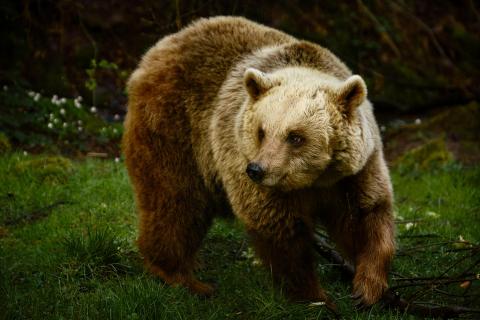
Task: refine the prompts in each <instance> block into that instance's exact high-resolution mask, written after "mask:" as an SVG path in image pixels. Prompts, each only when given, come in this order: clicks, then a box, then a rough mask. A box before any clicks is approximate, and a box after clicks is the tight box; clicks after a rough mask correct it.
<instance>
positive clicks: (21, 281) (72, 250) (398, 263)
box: [0, 154, 480, 319]
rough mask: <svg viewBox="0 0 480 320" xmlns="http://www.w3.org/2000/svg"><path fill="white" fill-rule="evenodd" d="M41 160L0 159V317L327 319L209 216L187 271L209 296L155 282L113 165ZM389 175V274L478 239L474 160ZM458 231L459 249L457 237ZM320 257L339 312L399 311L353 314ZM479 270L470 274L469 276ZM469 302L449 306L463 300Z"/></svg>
mask: <svg viewBox="0 0 480 320" xmlns="http://www.w3.org/2000/svg"><path fill="white" fill-rule="evenodd" d="M39 159H40V160H39ZM42 159H44V157H40V156H24V155H20V154H7V155H3V156H1V157H0V180H1V181H2V183H1V184H0V210H1V211H0V310H1V311H0V318H1V319H321V318H325V317H328V315H329V314H328V313H327V312H326V311H325V310H324V309H323V308H322V307H309V306H307V305H303V304H292V303H288V302H286V301H285V299H284V298H283V297H282V295H281V293H280V292H278V291H277V290H275V289H274V288H273V286H272V279H271V276H270V274H269V273H268V272H267V270H265V269H264V268H262V267H259V266H257V265H255V263H254V259H253V257H251V255H249V250H248V239H247V237H246V235H245V233H244V231H243V229H242V227H241V225H240V224H239V223H238V222H235V221H225V220H218V221H216V223H215V224H214V226H213V228H212V229H211V230H210V232H209V234H208V238H207V239H206V241H205V245H204V248H203V249H202V251H201V254H200V257H201V260H202V262H203V268H202V269H201V270H199V271H198V275H199V277H200V278H201V279H203V280H205V281H210V282H215V283H216V284H217V286H218V288H217V293H216V295H215V296H214V297H212V298H209V299H204V298H200V297H196V296H193V295H191V294H189V293H188V292H187V291H186V290H185V289H182V288H171V287H168V286H165V285H164V284H163V283H162V282H161V281H160V280H158V279H156V278H154V277H152V276H150V275H149V274H146V273H144V270H143V267H142V265H141V260H140V257H139V254H138V250H137V248H136V246H135V238H136V215H135V205H134V201H133V195H132V191H131V188H130V185H129V181H128V177H127V174H126V171H125V168H124V165H123V164H122V163H115V162H114V161H112V160H92V159H87V160H82V161H74V160H71V163H70V165H64V164H65V163H64V162H61V163H62V165H61V166H59V167H58V168H57V170H55V169H52V167H51V166H48V168H47V169H45V166H44V165H40V166H39V165H38V164H39V163H40V164H42V163H48V164H50V165H51V164H52V163H56V162H55V161H57V160H55V161H53V162H52V161H46V162H45V160H42ZM393 179H394V185H395V191H396V199H397V202H396V203H397V211H398V216H399V218H398V219H399V224H398V229H399V232H398V233H399V255H398V257H397V258H396V260H395V263H394V270H393V271H394V276H395V277H398V274H401V275H402V276H433V275H439V274H441V273H442V272H443V271H444V270H446V269H447V268H449V267H450V266H451V265H452V264H453V262H454V261H456V260H458V259H459V258H461V257H462V255H464V254H465V251H462V250H461V249H464V248H466V247H468V246H470V245H471V244H475V245H478V243H479V242H480V231H479V229H478V222H479V221H480V217H479V209H480V191H479V188H478V181H480V167H476V168H462V167H461V166H458V165H449V166H447V167H444V168H439V169H436V170H435V171H432V172H411V173H408V174H404V175H401V174H400V173H398V172H395V171H394V172H393ZM401 219H403V220H401ZM460 236H462V238H463V239H464V240H466V241H469V243H470V244H469V243H465V242H458V241H457V240H458V239H459V237H460ZM425 245H429V246H427V247H425ZM458 249H460V250H459V251H454V252H450V250H458ZM478 258H479V257H478V255H477V256H476V259H478ZM319 261H320V262H322V264H320V265H319V274H320V276H321V278H322V279H323V281H322V283H323V285H324V287H325V288H326V290H327V291H328V292H329V293H330V295H331V296H332V297H333V298H334V299H335V301H336V303H337V305H338V307H339V309H340V312H341V313H342V315H343V316H344V318H346V319H370V318H374V319H400V318H402V319H405V318H408V317H409V316H406V315H403V314H399V313H397V312H396V311H393V310H392V311H389V310H385V309H382V308H381V307H380V306H375V307H373V308H372V309H371V310H367V311H356V310H355V309H354V308H353V307H352V304H351V301H350V298H349V297H348V295H349V293H350V284H349V281H346V280H345V279H343V278H342V276H341V274H340V272H339V271H338V270H337V269H335V268H334V267H332V266H331V265H329V263H327V262H326V261H322V260H319ZM472 262H474V257H470V258H467V259H465V261H464V262H463V263H460V264H459V265H458V266H454V268H452V270H450V271H448V275H455V274H456V273H458V272H460V271H462V270H464V269H465V268H466V267H468V265H469V264H472ZM478 268H479V267H478V265H477V266H476V267H475V268H474V270H473V271H474V272H477V273H478V272H479V270H478ZM393 282H394V284H398V283H397V282H395V281H393ZM444 289H445V290H448V291H449V292H452V293H454V294H462V290H464V289H462V288H460V287H459V286H458V284H454V285H452V286H448V287H445V288H444ZM413 291H414V289H410V290H405V291H402V293H403V292H405V294H411V293H412V292H413ZM472 292H476V293H477V294H479V293H480V289H479V285H478V281H474V283H473V284H472V286H471V287H470V289H469V293H472ZM440 298H441V296H438V293H437V292H435V291H434V290H433V289H432V290H430V291H427V292H426V293H425V294H424V295H423V296H422V297H421V299H420V300H421V301H429V300H434V301H439V302H443V301H444V300H440ZM469 299H470V298H468V299H467V298H458V299H456V300H455V299H454V301H455V302H457V303H460V304H467V305H470V306H472V305H474V302H475V301H472V300H471V299H470V300H469ZM477 299H478V297H477ZM477 302H478V301H477Z"/></svg>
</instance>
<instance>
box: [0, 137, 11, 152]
mask: <svg viewBox="0 0 480 320" xmlns="http://www.w3.org/2000/svg"><path fill="white" fill-rule="evenodd" d="M10 150H12V145H11V144H10V140H8V137H7V136H6V135H5V134H3V133H1V132H0V154H4V153H7V152H9V151H10Z"/></svg>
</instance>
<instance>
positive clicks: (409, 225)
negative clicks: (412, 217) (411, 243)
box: [405, 222, 416, 230]
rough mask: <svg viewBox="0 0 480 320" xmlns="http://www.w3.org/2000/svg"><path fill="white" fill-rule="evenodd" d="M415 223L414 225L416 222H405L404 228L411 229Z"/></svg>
mask: <svg viewBox="0 0 480 320" xmlns="http://www.w3.org/2000/svg"><path fill="white" fill-rule="evenodd" d="M415 225H416V224H415V223H413V222H407V223H406V224H405V229H407V230H410V229H412V228H413V227H415Z"/></svg>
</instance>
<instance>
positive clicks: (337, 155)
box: [236, 67, 376, 190]
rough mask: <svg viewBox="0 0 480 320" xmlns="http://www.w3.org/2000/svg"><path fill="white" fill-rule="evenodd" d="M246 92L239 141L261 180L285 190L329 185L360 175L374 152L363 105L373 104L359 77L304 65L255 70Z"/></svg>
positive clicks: (256, 178)
mask: <svg viewBox="0 0 480 320" xmlns="http://www.w3.org/2000/svg"><path fill="white" fill-rule="evenodd" d="M244 87H245V90H246V91H247V92H248V94H247V95H246V97H247V98H246V100H245V102H244V105H243V106H242V109H241V112H240V113H239V114H238V117H237V119H236V137H237V142H238V145H239V148H240V152H241V153H242V154H243V155H244V156H245V158H246V160H247V165H246V168H245V172H246V174H247V175H248V176H249V177H250V178H251V180H253V181H254V182H256V183H258V184H260V185H263V186H268V187H277V188H279V189H282V190H293V189H301V188H306V187H309V186H315V185H316V186H329V185H332V184H333V183H335V182H337V181H338V180H340V179H341V178H342V177H345V176H348V175H352V174H355V173H356V172H358V171H359V170H360V169H361V168H362V167H363V166H364V165H365V162H366V160H367V158H368V157H369V155H370V154H371V153H372V151H373V148H374V142H373V140H374V139H373V138H372V137H373V136H374V134H373V131H372V130H374V129H372V128H371V127H372V123H369V122H372V120H369V119H368V117H366V116H365V115H364V114H363V113H362V112H360V108H359V107H361V106H363V107H364V108H370V107H371V106H370V105H369V103H368V101H367V100H366V96H367V89H366V85H365V82H364V81H363V79H362V78H361V77H360V76H358V75H353V76H351V77H349V78H348V79H346V80H344V81H342V80H338V79H337V78H334V77H332V76H329V75H326V74H324V73H321V72H319V71H316V70H312V69H308V68H302V67H290V68H283V69H280V70H277V71H274V72H271V73H263V72H261V71H259V70H258V69H254V68H249V69H247V70H246V71H245V73H244ZM375 126H376V125H375Z"/></svg>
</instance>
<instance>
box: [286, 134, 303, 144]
mask: <svg viewBox="0 0 480 320" xmlns="http://www.w3.org/2000/svg"><path fill="white" fill-rule="evenodd" d="M287 142H288V143H290V144H291V145H292V146H294V147H300V146H301V145H302V144H303V143H304V142H305V138H304V137H302V136H301V135H299V134H298V133H295V132H290V133H289V134H288V137H287Z"/></svg>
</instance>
